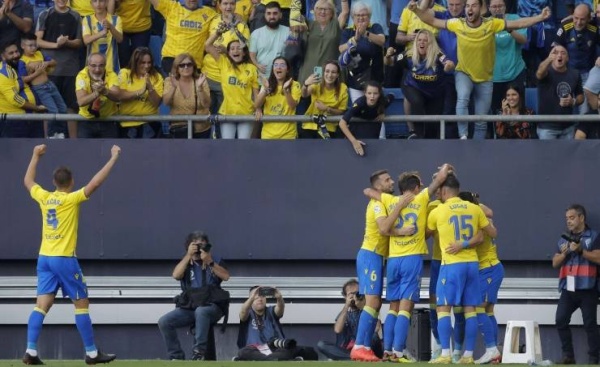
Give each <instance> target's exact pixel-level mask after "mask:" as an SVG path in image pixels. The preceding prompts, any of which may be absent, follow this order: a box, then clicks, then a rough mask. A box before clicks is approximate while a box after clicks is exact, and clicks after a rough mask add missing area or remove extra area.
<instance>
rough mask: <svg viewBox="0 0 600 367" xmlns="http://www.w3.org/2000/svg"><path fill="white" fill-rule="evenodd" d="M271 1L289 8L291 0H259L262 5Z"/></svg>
mask: <svg viewBox="0 0 600 367" xmlns="http://www.w3.org/2000/svg"><path fill="white" fill-rule="evenodd" d="M271 1H275V2H276V3H278V4H279V6H280V7H282V8H285V9H289V8H290V7H291V6H292V0H261V1H260V3H261V4H263V5H267V4H268V3H270V2H271Z"/></svg>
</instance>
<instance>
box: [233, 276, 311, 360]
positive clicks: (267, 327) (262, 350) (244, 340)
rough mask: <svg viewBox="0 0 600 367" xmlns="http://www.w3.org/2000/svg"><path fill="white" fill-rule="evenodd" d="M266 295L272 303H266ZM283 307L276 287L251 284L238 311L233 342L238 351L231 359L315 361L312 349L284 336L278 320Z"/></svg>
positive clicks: (282, 301)
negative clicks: (237, 324)
mask: <svg viewBox="0 0 600 367" xmlns="http://www.w3.org/2000/svg"><path fill="white" fill-rule="evenodd" d="M267 298H275V300H276V304H275V306H267ZM284 310H285V302H284V300H283V296H282V295H281V293H280V292H279V290H277V289H276V288H272V287H259V286H254V287H252V288H251V289H250V297H248V299H247V300H246V302H244V304H243V305H242V308H241V310H240V330H239V334H238V341H237V345H238V348H240V350H239V352H238V356H237V357H236V358H235V360H240V361H289V360H315V361H316V360H317V359H319V356H318V355H317V352H316V351H315V350H314V349H313V348H311V347H301V346H297V345H296V341H295V340H294V339H286V337H285V334H284V333H283V328H282V327H281V323H280V322H279V319H281V318H282V317H283V312H284Z"/></svg>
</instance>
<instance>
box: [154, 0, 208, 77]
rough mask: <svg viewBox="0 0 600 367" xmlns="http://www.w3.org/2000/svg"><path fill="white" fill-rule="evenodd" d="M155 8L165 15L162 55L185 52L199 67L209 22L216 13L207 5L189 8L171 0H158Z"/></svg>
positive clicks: (167, 55) (168, 55)
mask: <svg viewBox="0 0 600 367" xmlns="http://www.w3.org/2000/svg"><path fill="white" fill-rule="evenodd" d="M156 10H157V11H158V12H159V13H161V14H162V15H163V17H165V22H166V28H165V44H164V45H163V48H162V57H173V58H175V57H177V55H179V54H182V53H184V52H187V53H189V54H191V55H192V57H193V58H194V61H196V64H197V65H198V67H201V66H202V60H203V59H204V43H206V40H207V39H208V31H209V26H210V22H212V20H213V18H214V17H215V16H216V15H217V13H216V12H215V11H214V10H213V9H212V8H210V7H208V6H203V7H201V8H198V9H196V10H189V9H187V8H186V7H184V6H183V5H181V4H180V3H179V1H172V0H158V6H157V7H156Z"/></svg>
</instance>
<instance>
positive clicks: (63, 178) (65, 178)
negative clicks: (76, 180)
mask: <svg viewBox="0 0 600 367" xmlns="http://www.w3.org/2000/svg"><path fill="white" fill-rule="evenodd" d="M52 178H53V179H54V184H55V185H56V187H58V188H59V189H64V188H67V187H69V185H71V182H72V181H73V173H72V172H71V170H70V169H69V168H68V167H65V166H60V167H58V168H57V169H55V170H54V173H53V174H52Z"/></svg>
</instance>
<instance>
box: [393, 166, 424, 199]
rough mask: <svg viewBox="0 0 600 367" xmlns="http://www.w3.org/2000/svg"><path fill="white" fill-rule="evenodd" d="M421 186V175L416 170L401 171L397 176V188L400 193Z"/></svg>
mask: <svg viewBox="0 0 600 367" xmlns="http://www.w3.org/2000/svg"><path fill="white" fill-rule="evenodd" d="M420 186H421V177H420V176H419V172H417V171H409V172H402V173H401V174H400V176H398V189H399V190H400V193H402V194H403V193H405V192H406V191H412V190H414V189H415V188H417V187H420Z"/></svg>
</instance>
